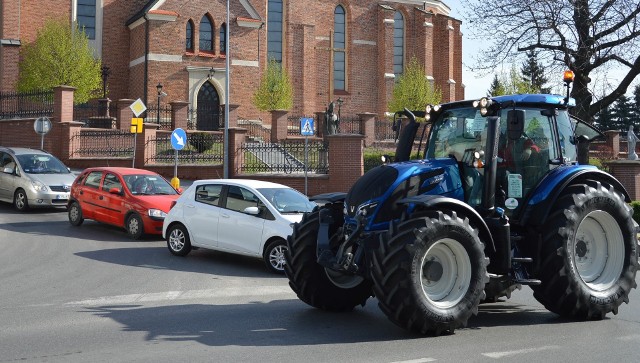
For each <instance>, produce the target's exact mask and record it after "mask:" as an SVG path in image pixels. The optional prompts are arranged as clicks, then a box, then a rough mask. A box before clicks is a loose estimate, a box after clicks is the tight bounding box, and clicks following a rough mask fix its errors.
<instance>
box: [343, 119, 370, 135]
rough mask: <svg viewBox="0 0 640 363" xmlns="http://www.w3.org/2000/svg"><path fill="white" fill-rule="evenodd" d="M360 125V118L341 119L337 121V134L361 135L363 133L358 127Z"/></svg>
mask: <svg viewBox="0 0 640 363" xmlns="http://www.w3.org/2000/svg"><path fill="white" fill-rule="evenodd" d="M361 124H362V122H360V117H357V116H354V117H346V116H345V117H342V118H340V119H339V120H338V133H339V134H360V135H363V134H364V131H363V130H362V129H361V127H360V125H361Z"/></svg>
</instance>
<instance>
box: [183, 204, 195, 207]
mask: <svg viewBox="0 0 640 363" xmlns="http://www.w3.org/2000/svg"><path fill="white" fill-rule="evenodd" d="M185 207H187V208H195V207H196V206H195V205H191V204H185Z"/></svg>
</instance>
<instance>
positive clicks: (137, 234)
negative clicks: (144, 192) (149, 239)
mask: <svg viewBox="0 0 640 363" xmlns="http://www.w3.org/2000/svg"><path fill="white" fill-rule="evenodd" d="M125 229H126V230H127V235H128V236H129V237H130V238H131V239H140V238H141V237H142V235H143V234H144V224H143V223H142V218H141V217H140V216H139V215H138V214H136V213H132V214H131V215H129V218H127V223H126V224H125Z"/></svg>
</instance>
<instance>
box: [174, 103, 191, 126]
mask: <svg viewBox="0 0 640 363" xmlns="http://www.w3.org/2000/svg"><path fill="white" fill-rule="evenodd" d="M169 104H170V105H171V129H172V130H175V129H177V128H181V129H183V130H187V129H188V128H189V127H188V125H187V123H188V121H189V114H188V112H189V102H184V101H173V102H170V103H169Z"/></svg>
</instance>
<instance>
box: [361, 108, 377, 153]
mask: <svg viewBox="0 0 640 363" xmlns="http://www.w3.org/2000/svg"><path fill="white" fill-rule="evenodd" d="M358 117H359V118H360V132H361V133H362V134H363V135H364V146H365V147H366V146H371V145H373V143H374V142H375V141H376V114H375V113H371V112H365V113H359V114H358Z"/></svg>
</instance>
